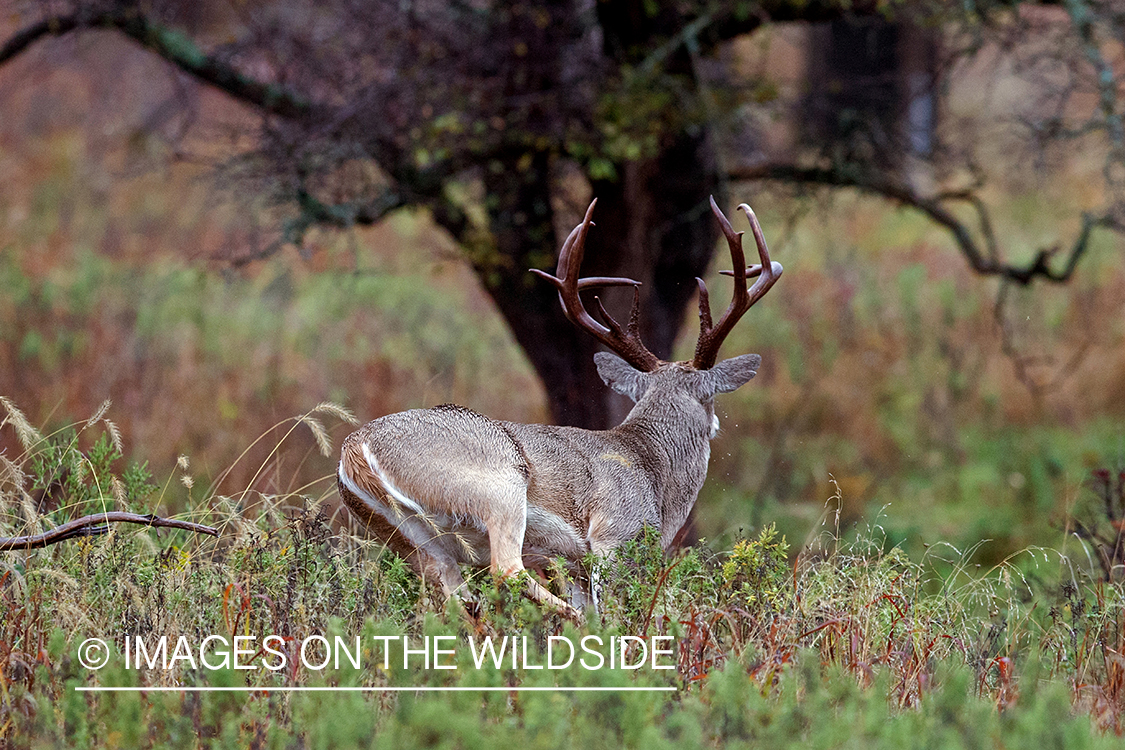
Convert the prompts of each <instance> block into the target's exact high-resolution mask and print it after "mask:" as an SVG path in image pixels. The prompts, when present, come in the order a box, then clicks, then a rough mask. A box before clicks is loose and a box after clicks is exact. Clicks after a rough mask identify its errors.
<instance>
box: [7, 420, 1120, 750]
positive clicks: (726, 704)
mask: <svg viewBox="0 0 1125 750" xmlns="http://www.w3.org/2000/svg"><path fill="white" fill-rule="evenodd" d="M4 407H5V409H6V416H5V417H4V418H3V420H2V422H3V424H2V425H0V430H4V431H6V432H9V433H13V435H10V436H9V437H12V438H13V439H14V440H15V441H17V442H19V443H20V444H21V445H22V446H23V451H22V453H20V454H18V455H15V456H13V457H12V458H9V459H8V460H7V461H6V463H5V464H4V468H3V479H2V480H0V482H2V483H0V493H2V494H0V534H4V535H11V534H15V533H23V532H25V531H27V530H28V529H29V528H31V527H32V526H33V525H35V524H39V525H46V524H52V523H58V522H60V521H61V520H63V519H64V518H66V517H68V516H71V515H74V514H77V513H80V512H82V511H83V510H84V509H85V508H86V507H88V506H90V505H91V504H93V505H95V506H98V507H105V508H107V509H129V510H137V511H144V512H149V511H161V510H162V507H161V506H162V504H163V503H164V494H163V493H165V492H166V491H167V490H166V488H167V487H169V486H171V485H173V484H180V486H183V484H185V483H190V484H194V481H193V480H192V478H191V475H190V473H189V470H190V466H185V465H184V464H183V463H182V462H181V463H180V464H179V465H177V466H175V468H172V469H171V470H170V471H169V472H168V475H167V478H166V479H164V480H161V481H156V480H152V479H151V478H150V477H149V476H148V473H147V470H146V469H144V468H143V467H139V466H137V465H135V464H132V465H131V464H130V463H129V462H127V461H125V460H123V459H122V458H121V457H120V455H119V453H118V452H117V450H116V448H115V447H114V440H115V438H114V434H113V429H112V428H110V427H109V425H110V424H112V422H107V421H106V420H107V419H109V418H110V416H111V415H112V411H110V412H109V413H102V414H98V415H95V416H96V417H97V419H90V420H86V421H83V422H81V423H76V424H74V425H71V426H70V429H64V430H60V431H58V432H57V433H55V434H51V435H45V434H43V432H42V430H40V429H38V428H35V427H33V426H32V425H31V424H30V423H29V422H28V421H27V419H26V418H25V417H23V415H22V413H21V412H19V411H18V410H17V408H16V406H15V404H12V403H11V402H10V401H6V402H5V403H4ZM349 416H350V415H349V414H347V413H346V412H344V411H341V410H339V409H338V408H337V407H334V406H330V405H328V406H323V407H320V408H318V409H317V410H314V411H313V412H309V413H305V414H301V415H299V416H297V417H295V418H293V419H291V420H288V421H287V422H286V424H285V425H283V426H282V427H281V429H283V430H285V431H290V432H294V431H309V432H311V433H313V434H316V435H320V436H321V438H322V439H323V437H324V432H325V427H324V424H323V423H322V420H323V419H324V418H326V417H327V418H333V419H335V418H345V419H346V418H348V417H349ZM287 450H289V448H288V446H287V444H286V443H280V444H277V445H274V446H271V448H270V450H269V453H270V454H272V453H284V452H286V451H287ZM269 465H273V462H272V459H271V460H267V461H265V462H263V463H262V464H261V466H260V468H262V467H266V466H269ZM82 467H84V468H82ZM331 482H332V479H331V477H330V476H326V477H324V478H323V479H322V480H321V481H319V482H317V483H313V484H311V485H308V486H305V487H300V488H297V489H295V491H293V492H290V493H286V494H266V493H262V492H260V491H256V490H250V491H247V492H239V493H234V494H229V493H225V492H219V491H216V489H215V488H214V487H213V488H211V489H203V488H199V487H198V486H196V487H195V488H194V489H196V490H198V494H193V495H192V497H194V498H197V499H196V500H195V501H194V502H193V504H192V505H191V506H190V507H188V508H186V509H185V511H184V513H185V514H186V515H188V516H190V517H191V518H192V519H193V520H197V521H204V522H208V523H211V524H213V525H217V526H219V527H220V528H221V529H222V534H221V535H220V537H219V538H218V539H214V540H212V539H210V538H199V537H189V536H187V535H185V533H184V532H180V531H171V532H164V531H155V530H149V529H141V530H133V529H124V528H115V529H112V530H111V531H110V532H109V533H108V534H106V535H104V536H100V537H92V538H88V539H81V540H74V541H71V542H68V543H65V544H61V545H56V546H53V547H49V548H47V549H43V550H38V551H30V552H16V553H9V554H7V555H5V556H4V557H3V558H0V598H2V599H3V600H4V601H3V606H2V607H0V613H2V614H0V687H2V690H0V742H3V743H5V744H6V745H8V746H12V747H50V746H55V745H60V744H64V743H65V744H68V745H71V746H80V747H112V746H121V745H124V746H129V747H138V746H151V747H164V746H190V747H198V746H206V747H220V746H223V747H225V746H254V747H266V746H270V747H283V746H293V747H309V746H317V747H319V746H324V747H328V746H334V745H337V744H346V745H353V744H354V745H372V746H395V747H404V746H405V747H409V746H432V745H450V746H476V745H478V744H481V743H495V742H502V741H507V742H522V743H529V744H532V745H536V746H538V745H543V746H558V745H560V744H573V743H577V742H585V743H589V744H591V745H594V746H611V745H612V746H645V747H649V746H652V745H657V746H675V747H696V746H732V747H736V746H742V745H743V744H754V745H756V744H760V743H762V742H771V743H775V744H779V745H780V746H783V747H789V746H795V745H797V744H798V743H801V745H802V746H808V747H839V746H850V745H852V744H855V745H856V746H860V744H862V745H863V746H872V745H873V746H888V747H892V746H893V747H902V746H922V745H928V744H931V743H932V744H935V745H937V746H952V747H962V746H963V747H971V746H979V744H981V743H983V744H996V743H1002V744H1006V745H1009V746H1018V745H1020V744H1021V743H1025V742H1030V741H1031V740H1032V739H1033V738H1036V739H1038V740H1040V741H1043V738H1044V737H1047V738H1049V737H1056V738H1058V741H1059V742H1060V743H1061V742H1066V743H1068V744H1067V745H1066V746H1067V747H1074V746H1091V747H1093V746H1106V747H1109V746H1112V743H1115V742H1119V739H1118V738H1117V737H1116V735H1119V734H1121V733H1122V730H1123V726H1122V712H1123V710H1125V660H1123V659H1122V657H1121V653H1122V652H1123V649H1125V588H1123V587H1122V583H1121V579H1120V577H1116V578H1114V580H1111V581H1106V580H1105V578H1104V576H1103V575H1102V571H1101V569H1100V568H1099V567H1097V566H1096V565H1095V564H1091V563H1088V562H1087V561H1084V560H1082V559H1076V558H1073V557H1067V556H1066V555H1064V554H1062V553H1060V552H1059V551H1057V550H1053V549H1038V548H1033V549H1027V550H1024V551H1022V552H1020V553H1019V554H1018V555H1016V556H1014V557H1013V558H1012V559H1009V560H1005V561H1003V562H1002V563H1000V564H998V565H997V566H995V567H994V568H992V569H979V568H978V567H977V565H976V563H973V562H971V561H972V560H973V559H974V558H973V554H972V552H973V551H972V550H968V549H958V548H955V547H953V546H952V545H947V544H942V545H935V546H933V547H931V548H930V549H929V550H928V551H927V552H926V553H925V554H924V555H922V556H921V557H918V558H912V557H911V556H910V555H908V554H907V553H906V552H905V551H904V550H903V549H901V548H900V547H893V546H891V547H888V544H887V539H886V533H885V531H884V530H883V528H882V527H881V526H880V525H878V524H873V525H871V526H870V527H867V528H865V529H864V530H862V531H861V532H858V533H853V534H842V533H840V531H839V530H838V528H837V526H836V524H837V523H838V518H837V516H836V514H835V512H834V510H835V508H836V507H838V504H839V503H838V502H837V503H834V504H832V505H831V506H829V507H827V508H826V510H825V513H824V514H823V517H822V518H821V519H820V520H819V521H818V522H816V523H815V524H813V525H812V530H813V534H812V537H811V539H810V541H809V542H808V543H806V544H805V545H803V546H802V547H801V549H800V550H799V552H798V554H797V555H796V558H795V560H794V558H792V557H791V555H790V549H789V547H790V545H789V542H787V541H786V539H785V538H784V537H782V536H781V535H780V534H779V533H778V532H777V530H776V528H774V527H773V526H767V527H766V528H764V529H762V530H761V532H760V533H758V534H757V535H754V536H751V537H747V538H742V539H740V540H738V541H737V542H736V543H735V544H734V545H733V546H732V547H731V548H730V549H728V550H726V551H718V550H711V549H708V548H706V547H700V548H693V549H688V550H684V551H681V552H680V553H678V555H676V556H674V557H672V558H670V559H669V558H666V557H665V556H664V555H663V553H662V552H661V551H660V546H659V542H658V539H657V537H656V535H655V534H652V533H650V534H646V535H644V536H642V537H641V538H639V539H637V540H635V541H634V542H631V543H630V544H628V545H626V546H625V547H624V548H623V549H622V550H620V551H619V553H618V554H617V555H616V556H615V557H614V558H613V559H612V560H610V561H602V562H595V561H591V564H598V565H600V566H602V568H603V570H602V571H601V576H600V577H601V580H603V581H604V582H605V586H604V591H603V600H604V604H603V609H602V613H601V616H600V617H598V618H595V620H594V621H593V622H592V623H591V625H589V626H588V628H587V629H585V630H584V631H583V632H582V633H578V632H577V631H575V630H574V629H573V628H572V626H570V625H568V624H566V623H565V622H563V621H561V620H559V619H558V618H557V617H556V616H554V615H550V614H544V613H543V612H541V611H540V610H538V609H537V608H536V607H534V606H533V605H532V604H531V603H530V602H528V601H526V600H525V599H524V598H523V597H521V596H520V594H519V585H518V582H509V583H505V584H501V585H498V584H497V582H495V581H493V580H492V579H491V578H490V577H488V576H487V575H483V576H481V575H474V576H471V577H470V585H471V586H472V587H473V589H474V592H475V593H476V594H477V595H478V597H479V599H480V600H481V601H482V603H483V605H482V609H481V613H480V616H479V617H478V618H475V619H474V618H470V617H469V616H468V615H466V614H465V613H464V612H463V611H461V610H460V609H459V608H458V607H456V606H455V605H450V606H446V605H445V603H444V602H442V601H441V599H440V597H438V596H436V592H435V591H431V590H428V589H427V588H426V587H424V586H423V585H422V584H421V583H420V582H419V581H418V580H417V579H416V578H415V577H414V576H413V574H412V573H411V572H410V571H409V569H408V567H407V566H406V565H405V564H404V563H403V561H402V560H400V559H398V558H396V557H395V556H393V555H391V554H390V553H388V552H387V551H386V550H385V549H383V548H382V547H381V545H379V544H377V543H374V542H372V541H370V540H367V539H366V538H365V537H363V536H362V535H358V534H355V533H353V530H351V529H350V528H349V526H348V519H347V518H346V517H341V516H334V515H333V511H332V510H331V508H332V507H333V506H332V503H331V502H330V500H331V495H332V490H331ZM219 484H221V482H219V483H217V484H216V487H217V486H218V485H219ZM113 488H120V490H117V491H115V490H114V489H113ZM40 490H42V492H40ZM37 493H38V494H37ZM836 500H837V501H838V500H839V498H837V499H836ZM270 633H272V634H278V635H281V636H283V637H285V638H288V639H293V640H287V641H286V646H285V648H287V649H292V648H294V645H295V644H296V643H297V642H299V641H300V639H302V638H304V637H306V636H308V635H313V634H323V635H326V636H328V637H332V636H333V635H341V636H344V637H345V639H352V638H354V637H355V636H361V638H362V640H363V643H364V644H365V646H364V655H365V658H364V660H363V664H362V666H361V668H360V669H358V670H356V669H353V668H352V667H351V666H350V665H348V664H346V663H345V664H343V665H342V666H340V667H339V668H335V667H331V668H328V669H326V670H314V669H309V668H307V667H301V666H294V667H293V668H287V669H285V670H283V671H281V672H277V673H272V672H268V671H266V670H262V669H259V670H257V671H253V672H240V671H235V670H233V669H229V668H228V669H218V670H208V669H205V668H203V667H198V668H196V667H190V666H188V665H186V664H184V663H181V664H180V665H179V666H178V668H176V669H172V670H168V671H165V670H161V669H148V668H141V669H139V670H137V669H126V668H124V667H123V666H122V664H121V662H120V659H118V660H117V661H115V662H111V664H110V666H108V667H107V668H106V669H105V670H103V671H92V670H88V669H84V668H83V667H82V666H81V665H80V664H79V663H78V660H77V648H78V644H80V643H81V642H82V641H84V640H85V639H86V638H88V637H95V636H96V637H101V638H104V639H106V640H107V641H108V642H110V643H111V644H113V645H114V647H115V648H117V649H118V654H119V655H120V651H121V649H122V648H123V644H124V639H125V638H126V637H127V636H142V637H149V638H150V639H151V638H155V637H157V636H160V635H165V636H168V637H169V640H170V641H172V642H175V640H176V639H177V638H178V637H179V636H184V637H185V638H186V639H187V640H188V641H189V642H191V643H199V642H200V641H201V640H202V638H203V637H205V636H206V635H208V634H216V635H221V636H224V637H226V638H228V639H233V637H234V636H236V635H254V636H259V637H261V636H263V635H265V634H270ZM403 634H405V635H408V636H410V637H412V638H414V639H418V638H421V637H423V636H427V635H428V636H434V635H449V636H452V637H453V638H454V639H455V640H456V641H457V642H464V641H466V640H467V639H468V638H469V637H475V638H481V637H483V636H485V635H491V636H494V637H499V636H504V635H512V634H522V635H525V636H527V637H529V638H530V639H531V644H532V645H531V647H530V652H529V653H530V654H531V655H532V660H533V661H532V663H536V662H538V663H542V659H543V648H544V646H545V644H546V641H547V638H548V637H549V636H551V635H566V636H569V637H572V638H577V637H579V636H580V635H583V634H593V635H598V636H601V637H603V638H608V637H609V636H612V635H636V636H651V635H671V636H674V638H675V643H676V651H675V657H674V665H675V669H672V670H668V671H663V672H661V671H656V670H651V669H641V670H637V671H635V672H622V671H620V670H618V671H613V670H608V669H601V670H583V669H568V670H562V671H558V672H547V671H546V670H539V671H536V670H533V669H526V668H517V669H512V668H510V667H507V666H503V667H497V668H494V667H492V666H489V667H487V668H485V669H483V670H477V669H475V668H473V666H472V664H471V663H470V659H469V655H468V653H467V650H466V649H465V648H461V649H460V650H459V651H458V652H457V655H456V657H455V658H456V659H457V663H458V666H459V669H457V670H452V671H437V670H433V669H430V670H427V669H424V668H423V667H422V666H421V665H420V663H419V662H418V660H417V659H415V660H414V661H412V662H411V663H410V665H409V668H406V669H398V668H397V666H394V667H392V668H391V669H389V670H388V669H384V668H383V664H382V661H381V657H380V653H379V652H378V651H376V649H375V648H374V646H373V645H372V644H375V643H376V642H375V641H373V640H372V638H371V637H372V636H375V635H389V636H398V635H403ZM399 654H400V652H398V651H396V652H395V653H394V661H395V662H397V660H398V659H399V658H400V656H399ZM260 656H262V654H260V653H259V654H257V655H255V656H254V657H252V658H253V659H254V660H257V659H258V658H259V657H260ZM392 663H393V662H392ZM294 664H296V662H294ZM98 684H101V685H117V686H138V687H144V686H183V685H212V686H224V685H230V686H250V687H262V688H264V687H271V686H272V687H278V686H318V685H342V686H369V687H380V686H422V685H428V686H465V687H468V686H480V685H493V686H513V685H584V686H604V687H613V686H670V687H673V688H675V689H676V690H675V692H674V693H671V694H668V695H662V694H625V693H608V694H590V695H584V694H583V695H579V694H557V693H556V694H551V693H546V694H542V695H540V694H525V693H519V694H515V693H513V694H508V695H505V694H503V693H500V694H484V695H478V694H466V695H457V696H445V695H437V696H434V695H412V694H409V693H407V694H389V693H380V692H370V693H355V694H352V693H347V694H345V693H332V694H325V695H286V694H280V693H265V692H258V693H250V694H210V693H209V694H181V693H172V694H163V693H153V692H148V693H144V692H142V693H129V694H93V693H78V692H76V691H75V690H74V688H75V687H77V686H82V685H98ZM919 733H921V734H919ZM923 740H924V741H923ZM1069 743H1077V744H1069ZM1060 746H1061V745H1060Z"/></svg>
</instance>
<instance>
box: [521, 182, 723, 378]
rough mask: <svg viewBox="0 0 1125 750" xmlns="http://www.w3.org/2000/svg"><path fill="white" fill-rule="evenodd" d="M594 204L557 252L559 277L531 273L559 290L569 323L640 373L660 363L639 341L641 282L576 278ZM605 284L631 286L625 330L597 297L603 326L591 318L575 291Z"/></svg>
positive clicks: (593, 277)
mask: <svg viewBox="0 0 1125 750" xmlns="http://www.w3.org/2000/svg"><path fill="white" fill-rule="evenodd" d="M597 203H598V201H597V199H596V198H595V199H594V200H593V201H591V202H590V207H589V208H587V209H586V217H585V218H584V219H583V220H582V223H581V224H579V225H578V226H576V227H575V228H574V229H573V230H572V231H571V233H570V236H568V237H567V238H566V242H564V243H563V246H562V250H560V251H559V265H558V269H557V270H556V273H557V274H559V276H552V275H551V274H549V273H547V272H546V271H540V270H539V269H537V268H532V269H531V272H532V273H533V274H535V275H536V276H538V277H540V278H543V279H546V280H547V281H549V282H551V284H552V285H553V286H554V287H555V288H556V289H558V290H559V302H560V303H561V304H562V308H563V312H564V313H566V317H567V319H568V320H570V322H571V323H573V324H574V325H576V326H578V327H579V328H581V329H582V330H584V331H586V332H587V333H589V334H590V335H591V336H593V337H594V338H596V339H597V340H598V341H600V342H602V343H603V344H605V345H606V346H608V347H609V348H610V349H612V350H613V351H615V352H616V353H617V354H618V355H620V356H621V358H622V359H624V360H625V361H626V362H628V363H629V364H631V365H632V366H633V367H636V368H637V369H638V370H641V371H643V372H650V371H652V370H654V369H656V367H657V366H659V365H660V359H658V358H657V356H656V355H655V354H653V353H652V352H650V351H649V350H648V349H647V348H646V347H645V345H644V344H643V343H641V335H640V318H639V308H640V291H639V290H638V288H637V287H639V286H640V285H641V282H639V281H635V280H633V279H626V278H621V277H617V276H592V277H589V278H585V279H580V278H578V273H579V269H580V267H581V266H582V256H583V254H584V253H585V251H586V233H587V232H588V231H589V230H590V227H592V226H594V222H593V221H591V220H590V217H591V216H593V214H594V206H596V205H597ZM559 277H561V278H559ZM605 286H631V287H633V307H632V310H631V311H630V313H629V323H628V325H627V326H626V327H625V328H624V329H622V327H621V325H620V324H618V322H617V321H616V320H614V319H613V318H612V317H611V316H610V314H609V313H608V312H606V309H605V307H604V306H603V305H602V301H601V300H600V299H599V298H597V297H594V300H595V301H596V302H597V303H598V315H599V317H601V319H602V320H604V321H605V325H602V324H601V323H599V322H598V321H596V320H594V318H593V317H592V316H591V315H590V313H588V312H586V308H585V306H584V305H583V304H582V299H581V298H580V297H579V296H578V293H579V292H580V291H582V290H583V289H590V288H592V287H605ZM743 287H745V282H743Z"/></svg>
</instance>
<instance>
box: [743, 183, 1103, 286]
mask: <svg viewBox="0 0 1125 750" xmlns="http://www.w3.org/2000/svg"><path fill="white" fill-rule="evenodd" d="M729 176H730V179H732V180H748V181H749V180H772V181H777V182H788V183H794V184H810V185H824V186H827V187H853V188H856V189H858V190H862V191H864V192H867V193H871V194H874V195H879V196H881V197H883V198H886V199H888V200H892V201H895V202H896V203H898V204H900V205H903V206H906V207H908V208H912V209H914V210H916V211H921V212H922V213H924V214H926V215H927V216H928V217H929V218H930V219H931V220H932V221H934V222H936V223H938V224H940V225H941V226H943V227H945V229H946V230H947V231H948V232H949V233H950V235H951V236H952V237H953V241H954V242H955V243H956V244H957V247H958V249H959V250H960V251H961V254H962V255H964V256H965V258H966V259H967V260H968V261H969V265H970V266H972V268H973V270H974V271H976V272H977V273H979V274H981V275H984V276H1000V277H1001V278H1005V279H1009V280H1011V281H1014V282H1017V283H1019V284H1024V285H1027V284H1030V283H1031V282H1032V281H1034V280H1035V279H1036V278H1042V279H1044V280H1045V281H1051V282H1054V283H1063V282H1066V281H1068V280H1070V277H1071V276H1072V275H1073V274H1074V270H1075V269H1076V268H1077V267H1078V262H1079V261H1080V260H1081V259H1082V256H1083V255H1085V253H1086V250H1087V249H1088V246H1089V241H1090V234H1091V232H1092V231H1093V230H1094V229H1097V228H1105V229H1115V230H1119V231H1120V229H1121V227H1120V225H1119V224H1118V223H1117V222H1116V221H1115V220H1114V219H1113V218H1112V217H1111V216H1110V215H1108V214H1104V215H1100V216H1098V215H1094V214H1090V213H1084V214H1083V215H1082V231H1081V232H1079V234H1078V238H1077V239H1076V240H1075V242H1074V245H1073V246H1072V247H1071V249H1070V252H1069V253H1068V255H1067V259H1066V262H1065V263H1064V264H1063V266H1062V268H1061V269H1060V270H1055V269H1054V268H1052V265H1051V260H1052V258H1054V256H1055V255H1056V254H1057V253H1058V250H1059V247H1058V246H1055V247H1049V248H1044V249H1042V250H1040V251H1039V252H1038V253H1036V255H1035V258H1034V259H1033V260H1032V261H1031V262H1030V263H1028V264H1027V265H1024V266H1020V265H1014V264H1011V263H1005V262H1004V261H1002V260H1001V259H1000V257H999V250H998V249H997V247H996V246H995V240H994V238H993V236H992V230H991V223H990V222H989V220H988V213H987V211H986V209H985V207H984V205H983V204H982V203H981V202H980V201H979V199H977V198H976V196H975V195H973V194H971V193H964V192H958V193H950V194H945V195H938V196H925V195H920V194H919V193H918V192H917V191H915V190H914V188H912V187H911V186H909V185H907V184H906V183H903V182H898V181H896V180H893V179H891V178H889V177H886V176H884V175H879V174H870V173H866V172H863V171H861V170H858V169H848V168H825V167H801V166H797V165H794V164H764V165H761V166H756V167H748V168H745V169H736V170H734V171H732V172H731V173H730V175H729ZM949 200H964V201H969V202H970V203H972V204H973V206H974V208H975V209H976V210H977V213H978V215H979V217H980V221H981V228H982V230H981V231H982V233H983V234H984V237H985V243H986V247H985V248H984V249H982V248H981V246H980V244H979V243H978V242H977V240H976V239H974V236H973V232H972V231H971V230H970V229H969V227H968V226H966V225H965V224H964V222H962V221H961V220H960V219H958V218H957V217H956V216H955V215H954V214H953V213H952V212H951V211H950V210H949V209H948V208H946V207H945V205H943V203H944V202H945V201H949Z"/></svg>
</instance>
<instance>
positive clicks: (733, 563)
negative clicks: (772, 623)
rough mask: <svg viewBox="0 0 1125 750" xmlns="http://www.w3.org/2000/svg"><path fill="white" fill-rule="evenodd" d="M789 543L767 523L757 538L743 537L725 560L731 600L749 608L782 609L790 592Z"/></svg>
mask: <svg viewBox="0 0 1125 750" xmlns="http://www.w3.org/2000/svg"><path fill="white" fill-rule="evenodd" d="M788 555H789V543H788V542H786V541H785V537H784V536H782V537H780V538H778V533H777V525H776V524H773V523H771V524H768V525H766V526H765V527H764V528H763V529H762V530H761V532H760V533H759V534H758V538H757V539H740V540H739V541H738V542H736V543H735V545H734V549H733V550H732V551H731V553H730V556H729V557H728V558H727V560H726V562H724V563H723V567H722V571H723V583H724V585H725V586H726V587H727V588H728V589H730V592H731V594H730V595H731V597H732V599H734V600H736V601H737V602H738V604H739V605H741V606H746V607H750V608H765V609H766V610H767V611H779V610H781V609H783V608H784V607H785V605H786V604H787V603H788V600H789V594H790V593H791V586H790V582H789V580H787V579H788V578H789V575H788V574H789V556H788Z"/></svg>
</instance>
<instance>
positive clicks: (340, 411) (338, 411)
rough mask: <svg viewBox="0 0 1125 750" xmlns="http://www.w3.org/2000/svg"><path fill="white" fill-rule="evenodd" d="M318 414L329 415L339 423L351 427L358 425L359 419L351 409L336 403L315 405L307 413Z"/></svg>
mask: <svg viewBox="0 0 1125 750" xmlns="http://www.w3.org/2000/svg"><path fill="white" fill-rule="evenodd" d="M318 413H319V414H331V415H332V416H334V417H336V419H339V420H340V421H341V422H347V423H348V424H353V425H358V424H359V419H358V418H357V417H356V415H355V414H353V413H352V411H351V409H348V408H347V407H344V406H341V405H340V404H336V403H333V402H331V401H322V402H320V403H319V404H317V405H316V406H314V407H313V409H312V411H310V412H309V414H318Z"/></svg>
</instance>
